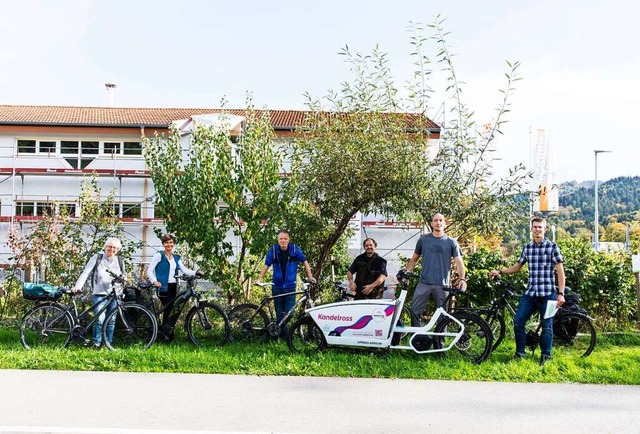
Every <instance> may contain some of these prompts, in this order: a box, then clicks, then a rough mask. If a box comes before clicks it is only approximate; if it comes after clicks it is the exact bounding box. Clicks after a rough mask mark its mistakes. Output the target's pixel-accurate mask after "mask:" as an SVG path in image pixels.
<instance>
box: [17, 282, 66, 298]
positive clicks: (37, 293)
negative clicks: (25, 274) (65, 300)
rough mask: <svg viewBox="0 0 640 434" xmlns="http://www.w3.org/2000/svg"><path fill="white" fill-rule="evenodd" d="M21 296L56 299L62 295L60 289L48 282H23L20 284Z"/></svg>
mask: <svg viewBox="0 0 640 434" xmlns="http://www.w3.org/2000/svg"><path fill="white" fill-rule="evenodd" d="M22 296H23V297H24V298H26V299H27V300H57V299H59V298H60V297H62V291H60V289H59V288H58V287H57V286H51V285H49V284H48V283H33V282H25V283H24V284H23V285H22Z"/></svg>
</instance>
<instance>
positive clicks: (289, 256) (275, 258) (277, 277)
mask: <svg viewBox="0 0 640 434" xmlns="http://www.w3.org/2000/svg"><path fill="white" fill-rule="evenodd" d="M299 263H302V265H303V266H304V269H305V271H306V272H307V277H308V278H309V280H311V281H313V280H314V278H313V274H312V273H311V267H310V266H309V263H308V262H307V258H306V257H305V256H304V253H303V252H302V250H301V249H300V247H298V246H297V245H295V244H293V243H291V242H290V238H289V232H287V231H285V230H281V231H280V232H278V244H275V245H273V246H272V247H271V248H270V249H269V251H268V252H267V257H266V258H265V260H264V267H262V270H261V271H260V276H258V280H257V281H256V283H260V282H261V281H262V279H263V278H264V276H265V274H267V271H269V267H271V266H273V277H272V279H271V281H272V282H273V286H272V287H271V294H272V295H280V294H286V293H288V292H294V291H295V290H296V278H297V276H298V264H299ZM273 302H274V305H275V308H276V317H277V321H278V322H279V321H280V320H281V319H282V318H283V317H284V315H285V314H286V313H287V312H288V311H289V310H290V309H291V308H292V307H293V305H294V304H295V302H296V297H295V295H293V294H292V295H287V296H284V297H278V298H276V299H274V300H273ZM282 331H283V333H285V329H284V328H283V330H282Z"/></svg>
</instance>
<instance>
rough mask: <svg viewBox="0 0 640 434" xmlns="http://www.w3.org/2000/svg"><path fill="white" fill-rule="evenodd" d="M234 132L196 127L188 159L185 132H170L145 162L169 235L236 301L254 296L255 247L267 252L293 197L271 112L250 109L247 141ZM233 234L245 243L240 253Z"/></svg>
mask: <svg viewBox="0 0 640 434" xmlns="http://www.w3.org/2000/svg"><path fill="white" fill-rule="evenodd" d="M229 130H230V128H227V127H224V126H223V127H222V128H214V127H204V126H201V125H200V126H197V127H196V129H195V130H194V131H193V132H192V135H191V137H190V140H189V143H188V148H187V150H186V155H184V153H183V144H182V142H181V136H180V133H179V132H178V131H177V130H176V129H172V131H171V132H170V134H169V135H168V136H166V137H164V136H156V137H154V138H153V139H145V140H144V143H145V159H146V161H147V164H148V166H149V172H150V176H151V179H152V180H153V184H154V187H155V192H156V195H155V203H156V206H157V207H159V208H160V209H161V210H162V212H163V214H164V215H165V218H166V227H167V230H168V231H170V232H172V233H174V234H175V235H176V236H178V238H179V239H180V240H182V241H183V242H187V243H188V244H189V247H190V250H191V251H192V253H193V254H194V255H195V257H196V258H197V261H198V262H199V263H200V266H201V267H202V268H203V269H204V270H206V271H207V272H208V274H209V276H210V277H212V278H213V279H215V280H216V281H217V282H218V283H220V284H222V285H224V286H225V287H227V288H229V289H230V290H231V291H230V294H229V295H230V296H232V297H233V296H234V294H237V293H239V292H240V291H241V290H242V289H244V295H245V297H248V296H249V289H250V285H248V279H249V278H250V277H251V276H252V275H253V274H255V269H256V267H257V266H258V265H257V263H258V261H256V260H251V256H250V247H251V250H253V251H255V252H262V251H263V250H266V248H265V247H266V245H268V243H269V242H270V241H272V240H273V239H274V238H275V233H276V229H277V227H278V226H279V225H280V223H281V220H280V217H279V216H281V215H282V213H281V209H282V206H283V205H282V204H284V203H286V202H287V201H288V199H287V198H286V192H287V191H288V190H287V189H286V188H284V186H283V182H286V180H283V179H282V178H281V177H280V167H281V166H282V161H283V157H282V153H281V152H279V150H278V149H277V147H276V146H274V139H275V135H274V132H273V127H272V126H271V122H270V118H269V113H268V112H267V111H256V110H253V108H252V107H249V108H248V109H247V111H246V119H245V121H244V122H243V125H242V132H241V134H240V135H239V136H238V137H231V136H230V132H229ZM230 234H232V235H234V236H236V237H238V240H239V241H240V244H239V246H238V249H237V252H234V246H233V244H232V242H231V241H230V240H229V235H230ZM247 267H248V269H247Z"/></svg>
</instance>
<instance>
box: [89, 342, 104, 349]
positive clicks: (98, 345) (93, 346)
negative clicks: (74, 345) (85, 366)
mask: <svg viewBox="0 0 640 434" xmlns="http://www.w3.org/2000/svg"><path fill="white" fill-rule="evenodd" d="M100 348H102V347H101V346H100V344H99V343H97V342H94V343H93V344H91V349H92V350H99V349H100Z"/></svg>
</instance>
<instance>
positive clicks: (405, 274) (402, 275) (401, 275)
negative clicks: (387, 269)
mask: <svg viewBox="0 0 640 434" xmlns="http://www.w3.org/2000/svg"><path fill="white" fill-rule="evenodd" d="M416 277H420V276H419V275H418V274H416V273H414V272H411V271H407V270H400V271H398V274H396V278H397V279H398V280H404V279H415V278H416Z"/></svg>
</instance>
